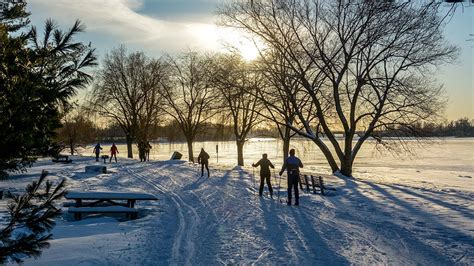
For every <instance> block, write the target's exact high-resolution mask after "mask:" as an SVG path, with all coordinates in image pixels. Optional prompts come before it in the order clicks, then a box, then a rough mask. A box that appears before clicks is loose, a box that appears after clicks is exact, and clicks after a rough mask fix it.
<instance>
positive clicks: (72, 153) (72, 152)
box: [69, 141, 74, 155]
mask: <svg viewBox="0 0 474 266" xmlns="http://www.w3.org/2000/svg"><path fill="white" fill-rule="evenodd" d="M69 149H71V155H74V142H72V141H70V142H69Z"/></svg>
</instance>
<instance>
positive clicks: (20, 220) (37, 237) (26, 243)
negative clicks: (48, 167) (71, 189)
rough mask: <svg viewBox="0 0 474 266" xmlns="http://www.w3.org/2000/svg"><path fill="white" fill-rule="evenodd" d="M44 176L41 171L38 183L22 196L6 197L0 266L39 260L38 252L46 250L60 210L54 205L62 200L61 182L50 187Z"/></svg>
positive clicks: (33, 183) (0, 241)
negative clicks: (5, 218)
mask: <svg viewBox="0 0 474 266" xmlns="http://www.w3.org/2000/svg"><path fill="white" fill-rule="evenodd" d="M47 174H48V173H47V172H46V171H43V173H42V174H41V176H40V178H39V180H38V181H34V182H32V183H31V184H29V185H28V186H27V187H26V191H25V193H24V194H22V195H12V194H11V193H9V194H10V195H9V196H10V197H11V198H12V203H10V205H9V206H8V210H9V213H10V222H9V223H8V225H7V226H6V227H5V228H3V229H2V230H1V231H0V264H3V263H6V262H15V263H21V262H22V261H23V260H24V259H25V258H27V257H38V256H40V255H41V250H42V249H44V248H48V247H49V243H48V241H49V240H50V239H51V237H52V234H51V233H50V231H51V229H52V228H53V227H54V225H55V222H54V218H56V217H58V216H59V215H61V209H59V208H56V207H55V206H54V203H55V202H56V201H57V200H58V199H60V198H62V197H63V196H64V193H65V190H64V186H65V180H62V181H61V182H60V183H59V184H57V185H56V186H53V184H52V183H51V182H50V181H46V176H47ZM45 181H46V182H45ZM43 187H44V190H42V188H43Z"/></svg>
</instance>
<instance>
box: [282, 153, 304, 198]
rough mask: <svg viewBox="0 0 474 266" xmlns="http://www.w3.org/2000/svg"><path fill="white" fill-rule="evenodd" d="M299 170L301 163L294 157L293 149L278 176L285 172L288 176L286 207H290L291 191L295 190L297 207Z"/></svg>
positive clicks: (301, 166)
mask: <svg viewBox="0 0 474 266" xmlns="http://www.w3.org/2000/svg"><path fill="white" fill-rule="evenodd" d="M300 168H303V163H301V160H300V159H298V157H296V156H295V149H291V150H290V156H289V157H288V158H286V160H285V163H284V164H283V167H282V168H281V171H280V176H281V175H282V174H283V172H284V171H285V170H286V172H287V175H288V202H287V204H288V205H291V189H292V188H293V189H294V190H295V205H299V204H300V202H299V199H300V195H299V191H298V182H299V179H300Z"/></svg>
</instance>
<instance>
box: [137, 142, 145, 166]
mask: <svg viewBox="0 0 474 266" xmlns="http://www.w3.org/2000/svg"><path fill="white" fill-rule="evenodd" d="M138 157H139V158H140V162H144V161H146V160H145V159H146V157H145V142H144V141H139V142H138Z"/></svg>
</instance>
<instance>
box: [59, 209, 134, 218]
mask: <svg viewBox="0 0 474 266" xmlns="http://www.w3.org/2000/svg"><path fill="white" fill-rule="evenodd" d="M68 212H70V213H74V218H75V219H76V220H81V218H82V217H81V216H82V214H83V213H125V214H126V215H127V218H128V216H129V215H130V219H131V220H134V219H136V218H137V216H138V210H137V209H134V208H130V207H125V206H115V205H114V206H101V207H69V209H68Z"/></svg>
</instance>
